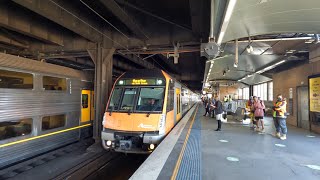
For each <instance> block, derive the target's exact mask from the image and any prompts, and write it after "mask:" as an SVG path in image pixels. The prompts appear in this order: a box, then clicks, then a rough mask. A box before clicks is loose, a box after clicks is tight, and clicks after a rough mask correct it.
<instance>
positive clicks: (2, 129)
mask: <svg viewBox="0 0 320 180" xmlns="http://www.w3.org/2000/svg"><path fill="white" fill-rule="evenodd" d="M31 131H32V119H31V118H28V119H21V120H16V121H4V122H0V140H4V139H9V138H13V137H18V136H25V135H28V134H30V133H31Z"/></svg>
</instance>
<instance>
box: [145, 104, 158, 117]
mask: <svg viewBox="0 0 320 180" xmlns="http://www.w3.org/2000/svg"><path fill="white" fill-rule="evenodd" d="M157 107H158V106H154V107H153V108H152V109H151V110H150V111H149V112H148V113H147V117H149V116H150V114H151V113H152V112H153V111H154V110H156V109H157Z"/></svg>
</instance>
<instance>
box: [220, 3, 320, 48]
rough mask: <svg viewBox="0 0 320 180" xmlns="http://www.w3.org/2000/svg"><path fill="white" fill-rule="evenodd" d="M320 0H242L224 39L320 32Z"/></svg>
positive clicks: (226, 40)
mask: <svg viewBox="0 0 320 180" xmlns="http://www.w3.org/2000/svg"><path fill="white" fill-rule="evenodd" d="M319 17H320V1H319V0H303V1H302V0H238V1H237V3H236V5H235V8H234V11H233V14H232V16H231V19H230V22H229V25H228V27H227V30H226V32H225V35H224V38H223V40H222V42H228V41H230V40H234V39H239V38H243V37H248V36H256V35H262V34H274V33H289V32H298V33H320V23H319V22H320V19H319Z"/></svg>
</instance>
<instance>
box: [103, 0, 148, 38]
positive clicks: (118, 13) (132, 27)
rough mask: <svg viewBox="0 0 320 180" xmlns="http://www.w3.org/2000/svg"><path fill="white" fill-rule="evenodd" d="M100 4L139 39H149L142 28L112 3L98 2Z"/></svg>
mask: <svg viewBox="0 0 320 180" xmlns="http://www.w3.org/2000/svg"><path fill="white" fill-rule="evenodd" d="M100 1H101V3H102V4H103V5H104V6H105V7H106V8H107V9H108V10H109V11H110V12H112V14H114V15H115V16H116V17H117V18H118V19H119V20H120V21H121V22H122V23H123V24H125V25H126V26H127V27H128V28H129V29H130V30H131V31H132V32H133V33H134V34H135V35H136V36H137V37H138V38H139V39H141V40H146V39H149V38H148V36H147V35H146V34H145V33H144V32H143V30H142V28H141V27H140V26H139V25H138V24H137V23H136V22H135V21H134V20H133V19H132V18H131V17H130V16H129V15H128V14H127V13H126V12H125V11H124V10H123V9H122V8H121V7H120V6H119V5H118V4H117V3H116V2H115V1H114V0H100Z"/></svg>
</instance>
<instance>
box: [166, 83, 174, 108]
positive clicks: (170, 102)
mask: <svg viewBox="0 0 320 180" xmlns="http://www.w3.org/2000/svg"><path fill="white" fill-rule="evenodd" d="M173 107H174V82H173V81H172V80H171V81H170V83H169V89H168V102H167V112H169V111H172V110H173Z"/></svg>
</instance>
